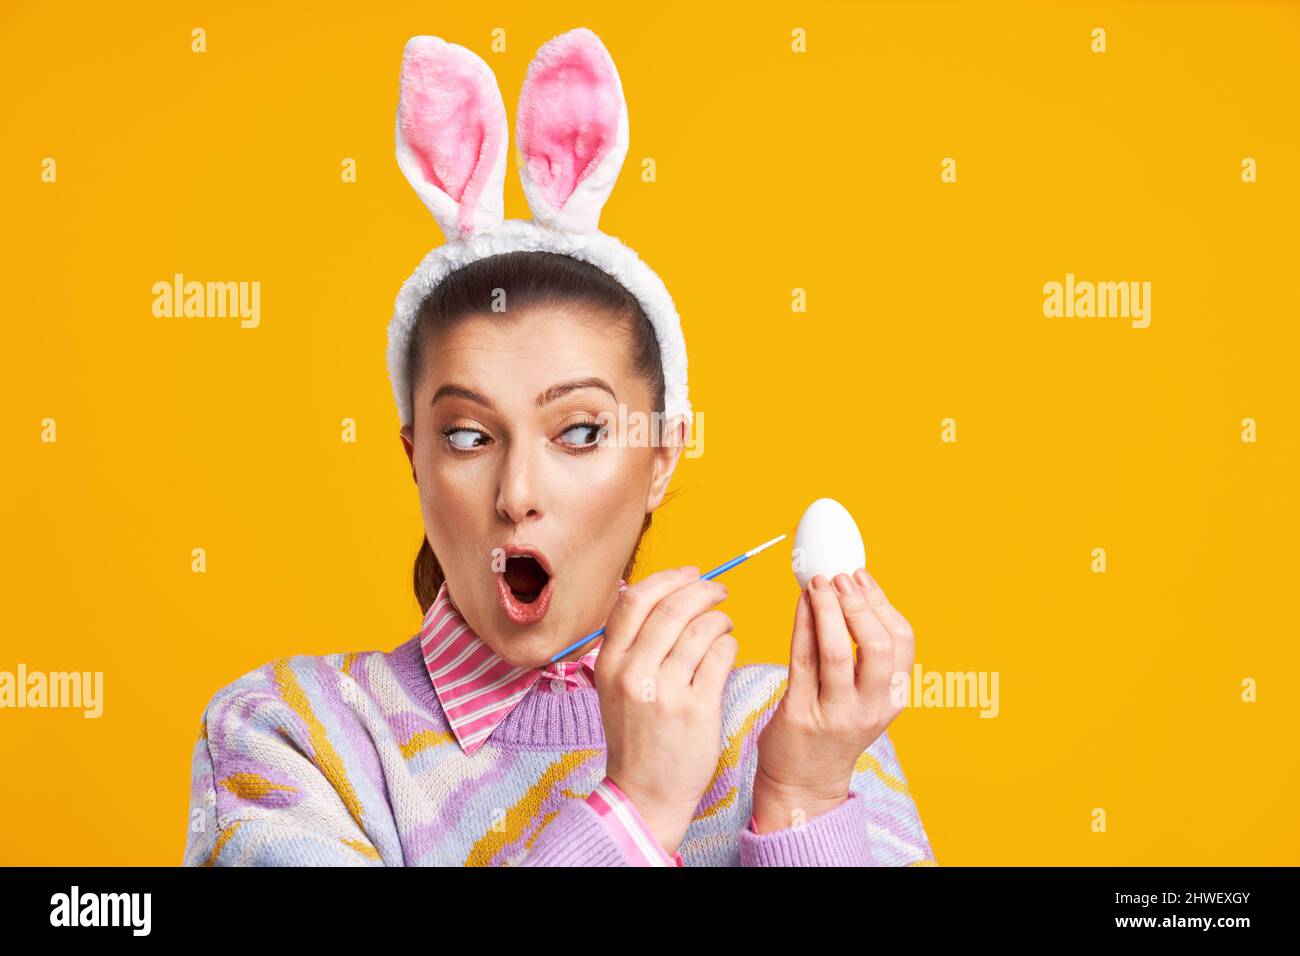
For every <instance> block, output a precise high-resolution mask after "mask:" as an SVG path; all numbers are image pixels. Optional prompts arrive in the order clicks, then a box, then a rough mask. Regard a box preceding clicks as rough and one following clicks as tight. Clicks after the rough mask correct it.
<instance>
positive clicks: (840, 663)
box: [753, 569, 915, 833]
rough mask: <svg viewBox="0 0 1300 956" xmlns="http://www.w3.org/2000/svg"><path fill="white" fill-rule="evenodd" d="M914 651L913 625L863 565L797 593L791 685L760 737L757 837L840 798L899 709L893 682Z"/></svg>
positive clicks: (756, 782)
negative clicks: (864, 755)
mask: <svg viewBox="0 0 1300 956" xmlns="http://www.w3.org/2000/svg"><path fill="white" fill-rule="evenodd" d="M854 644H857V646H858V656H857V660H856V662H855V661H854V655H853V645H854ZM914 653H915V652H914V646H913V637H912V627H911V625H910V624H908V623H907V620H906V619H905V618H904V617H903V615H901V614H899V613H898V611H897V610H895V609H894V607H893V606H892V605H891V604H890V603H889V600H888V598H886V597H885V593H884V592H883V591H882V590H881V589H880V586H879V585H878V584H876V582H875V579H874V578H872V577H871V575H869V574H868V573H867V572H866V569H859V570H858V571H856V572H854V575H853V576H852V577H850V576H849V575H847V574H837V575H836V576H835V580H834V582H833V583H832V582H830V581H827V580H826V578H825V577H824V576H823V575H820V574H819V575H816V576H815V577H814V578H813V579H812V581H811V582H809V587H808V588H807V589H805V590H803V591H801V592H800V595H799V605H798V609H797V610H796V611H795V619H794V633H793V635H792V637H791V641H790V667H789V678H790V679H789V684H788V686H787V688H786V692H785V696H784V697H782V698H781V702H780V703H779V704H778V705H777V709H776V713H774V714H773V715H772V718H771V719H770V720H769V721H768V723H767V726H765V727H764V728H763V732H762V733H761V734H760V735H759V738H758V771H757V773H756V775H755V777H754V809H753V814H754V821H755V824H754V825H755V827H756V828H757V830H758V832H759V833H767V832H769V831H772V830H783V829H786V828H787V827H790V826H792V825H795V824H796V823H799V822H801V821H803V820H807V819H808V818H811V817H814V816H816V815H817V814H819V813H824V812H825V811H827V810H831V809H834V808H835V807H837V806H839V805H840V804H841V803H843V802H844V800H845V798H847V797H848V794H849V782H850V780H851V778H852V777H853V770H854V767H855V766H856V764H857V761H858V758H859V757H860V756H861V755H862V752H863V751H864V750H866V749H867V748H868V747H870V746H871V744H872V742H873V741H874V740H875V739H876V738H877V737H879V736H880V734H881V733H882V732H883V731H884V730H885V728H886V727H887V726H889V723H890V722H891V721H892V720H893V719H894V718H895V717H896V716H898V714H899V713H900V711H901V710H902V701H901V700H900V701H899V702H898V703H897V704H896V703H895V700H896V697H895V696H894V695H891V693H890V685H891V679H892V677H893V675H894V674H896V673H900V672H901V673H903V674H905V675H907V677H908V678H909V679H910V676H911V672H912V660H913V656H914Z"/></svg>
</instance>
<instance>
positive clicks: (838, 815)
mask: <svg viewBox="0 0 1300 956" xmlns="http://www.w3.org/2000/svg"><path fill="white" fill-rule="evenodd" d="M740 865H741V866H935V865H937V864H936V862H935V859H934V853H933V851H932V850H931V849H930V839H929V836H928V835H927V834H926V832H925V827H923V826H922V825H921V818H920V815H919V813H918V812H917V809H916V803H915V802H914V801H913V799H912V794H911V791H910V789H909V788H908V785H907V779H906V777H904V775H903V768H902V767H901V766H900V765H899V762H898V755H897V754H896V753H895V752H894V745H893V742H892V741H891V740H890V738H889V735H888V733H887V732H886V733H882V734H881V735H880V737H878V738H877V739H876V741H875V742H874V743H873V744H872V745H871V746H870V747H869V748H867V749H866V750H865V751H863V753H862V755H861V756H860V757H859V758H858V762H857V765H856V766H855V768H854V771H853V776H852V778H851V779H850V781H849V794H848V796H847V797H846V798H845V800H844V802H843V803H841V804H840V805H839V806H837V807H835V808H833V809H831V810H827V811H826V812H824V813H819V814H817V815H816V816H814V817H810V818H808V820H806V821H804V822H802V823H800V824H798V825H796V826H793V827H788V828H787V829H784V830H773V831H771V832H769V833H756V832H754V829H753V817H752V816H751V817H750V818H749V821H748V822H747V823H746V825H745V827H744V829H742V830H741V831H740Z"/></svg>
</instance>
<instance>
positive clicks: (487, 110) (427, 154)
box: [397, 36, 510, 241]
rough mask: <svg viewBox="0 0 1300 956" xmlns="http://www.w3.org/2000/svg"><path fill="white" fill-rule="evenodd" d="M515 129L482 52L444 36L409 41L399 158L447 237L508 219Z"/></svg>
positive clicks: (399, 106) (400, 103)
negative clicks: (509, 156) (510, 143)
mask: <svg viewBox="0 0 1300 956" xmlns="http://www.w3.org/2000/svg"><path fill="white" fill-rule="evenodd" d="M509 135H510V127H509V124H508V123H507V121H506V108H505V103H504V102H503V101H502V99H501V89H500V88H499V87H498V86H497V80H496V76H495V75H494V74H493V73H492V70H491V69H490V68H489V67H488V65H487V64H486V63H484V62H483V60H482V59H481V58H479V57H478V56H477V55H476V54H475V53H473V52H472V51H470V50H467V49H465V47H463V46H458V45H456V44H454V43H447V42H446V41H445V40H443V39H441V38H440V37H433V36H418V37H412V38H411V39H410V40H409V41H407V44H406V50H405V51H404V52H403V54H402V84H401V95H400V98H399V100H398V104H397V165H398V166H400V167H401V169H402V172H403V173H404V174H405V175H406V178H407V179H408V180H409V181H410V183H411V185H412V186H414V187H415V191H416V193H417V194H418V195H419V197H420V198H421V199H422V200H423V201H424V204H425V205H426V206H428V207H429V211H430V212H432V213H433V215H434V218H435V219H437V220H438V225H439V226H441V227H442V232H443V235H444V236H445V237H446V238H447V240H448V241H452V240H454V239H457V238H466V237H468V236H470V235H473V234H475V233H480V232H486V231H488V230H490V229H492V228H493V227H495V226H496V225H497V224H499V223H500V222H501V220H502V218H503V216H504V215H505V166H506V162H505V160H506V143H507V140H508V138H509Z"/></svg>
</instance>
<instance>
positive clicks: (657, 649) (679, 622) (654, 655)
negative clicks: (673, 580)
mask: <svg viewBox="0 0 1300 956" xmlns="http://www.w3.org/2000/svg"><path fill="white" fill-rule="evenodd" d="M726 596H727V586H726V585H725V584H723V583H722V582H721V581H705V580H704V579H703V578H700V577H695V578H694V579H692V580H690V582H689V583H683V584H681V585H680V586H679V587H678V588H676V589H675V590H673V591H671V592H670V593H669V594H667V595H666V596H664V597H662V598H660V599H659V601H658V603H657V604H655V606H654V607H653V608H652V609H651V611H650V613H649V614H647V615H646V618H645V623H643V624H642V625H641V631H640V633H639V634H638V635H637V636H636V639H635V640H634V641H633V642H632V646H631V647H630V648H628V650H627V655H628V658H629V659H630V660H635V661H636V662H637V663H638V664H641V665H643V666H645V667H648V668H652V669H654V670H658V669H659V667H660V666H661V665H662V664H663V662H664V660H665V659H666V658H667V657H668V655H669V653H670V652H671V651H672V649H673V646H674V645H675V644H676V643H677V641H678V639H679V638H680V637H681V636H682V633H683V632H684V631H686V629H687V627H689V626H690V624H691V622H692V621H694V620H695V618H697V617H699V616H700V615H701V614H703V613H705V612H706V611H708V610H709V608H711V607H713V605H715V604H717V603H718V602H720V601H722V600H724V599H725V598H726ZM715 636H716V635H715ZM693 669H694V668H692V670H693Z"/></svg>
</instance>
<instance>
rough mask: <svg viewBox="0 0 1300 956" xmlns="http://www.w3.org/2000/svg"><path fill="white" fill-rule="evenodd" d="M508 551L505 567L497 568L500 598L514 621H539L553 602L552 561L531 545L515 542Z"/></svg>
mask: <svg viewBox="0 0 1300 956" xmlns="http://www.w3.org/2000/svg"><path fill="white" fill-rule="evenodd" d="M505 551H506V567H505V570H504V571H498V572H497V602H498V603H499V604H500V605H501V610H502V611H503V612H504V613H505V616H506V618H507V619H508V620H509V621H510V622H511V623H513V624H519V625H529V624H536V623H537V622H538V621H540V620H541V619H542V618H544V617H545V616H546V612H547V610H548V609H549V608H550V606H551V594H552V592H553V590H554V588H553V587H552V584H551V581H552V578H551V565H550V562H549V561H547V559H546V555H544V554H542V552H541V551H539V550H538V549H537V548H534V547H533V546H532V545H526V544H521V545H512V546H510V547H508V548H506V549H505Z"/></svg>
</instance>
